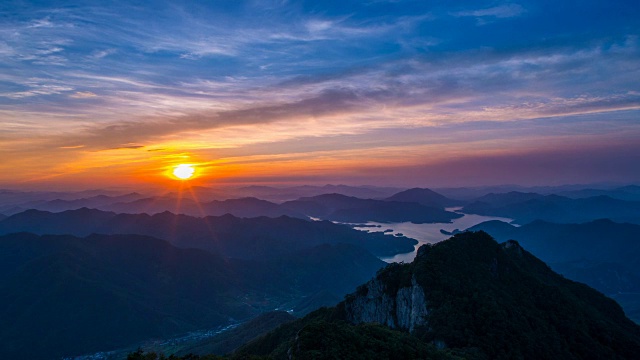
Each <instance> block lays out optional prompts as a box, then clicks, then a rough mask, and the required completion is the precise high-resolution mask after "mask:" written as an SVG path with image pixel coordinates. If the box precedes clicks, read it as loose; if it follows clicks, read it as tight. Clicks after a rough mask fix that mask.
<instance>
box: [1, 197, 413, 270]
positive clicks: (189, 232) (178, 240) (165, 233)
mask: <svg viewBox="0 0 640 360" xmlns="http://www.w3.org/2000/svg"><path fill="white" fill-rule="evenodd" d="M21 231H26V232H33V233H36V234H70V235H76V236H86V235H89V234H92V233H97V234H138V235H147V236H153V237H157V238H159V239H164V240H168V241H170V242H171V243H172V244H174V245H176V246H179V247H182V248H198V249H204V250H208V251H211V252H214V253H218V254H221V255H222V256H227V257H235V258H246V259H251V258H269V257H278V256H281V255H283V254H287V253H292V252H294V251H297V250H302V249H305V248H310V247H313V246H317V245H321V244H336V243H347V244H353V245H358V246H361V247H362V248H364V249H367V250H369V251H370V252H371V253H373V254H375V255H377V256H392V255H394V254H397V253H403V252H410V251H413V249H414V245H415V244H417V241H415V240H413V239H408V238H405V237H396V236H388V235H384V234H380V233H366V232H362V231H358V230H353V229H351V228H349V227H347V226H344V225H338V224H333V223H331V222H329V221H306V220H301V219H295V218H290V217H285V216H283V217H279V218H268V217H260V218H247V219H241V218H237V217H234V216H231V215H225V216H219V217H214V216H209V217H205V218H197V217H191V216H186V215H175V214H172V213H169V212H164V213H160V214H155V215H147V214H116V213H113V212H105V211H100V210H92V209H86V208H83V209H78V210H69V211H64V212H60V213H50V212H46V211H38V210H28V211H25V212H22V213H19V214H15V215H13V216H10V217H8V218H6V219H4V220H2V221H0V234H7V233H12V232H21Z"/></svg>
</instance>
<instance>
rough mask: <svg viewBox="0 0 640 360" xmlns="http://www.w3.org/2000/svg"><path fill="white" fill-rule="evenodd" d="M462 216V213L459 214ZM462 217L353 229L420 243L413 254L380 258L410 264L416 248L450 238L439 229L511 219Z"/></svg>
mask: <svg viewBox="0 0 640 360" xmlns="http://www.w3.org/2000/svg"><path fill="white" fill-rule="evenodd" d="M446 210H447V211H453V212H458V211H457V210H460V208H459V207H456V208H447V209H446ZM460 214H462V213H460ZM463 215H464V216H463V217H461V218H458V219H455V220H453V222H451V223H435V224H414V223H410V222H404V223H376V222H368V223H367V224H366V225H368V226H371V225H374V226H377V225H380V227H355V228H354V229H357V230H362V231H371V232H379V231H385V230H388V229H390V230H392V231H389V232H387V234H389V235H394V234H398V233H401V234H403V235H404V236H406V237H410V238H413V239H416V240H418V241H419V242H420V243H419V244H418V245H416V247H415V249H414V251H413V252H410V253H403V254H397V255H395V256H393V257H389V258H381V259H382V260H384V261H386V262H388V263H392V262H401V261H403V262H406V263H409V262H412V261H413V259H414V258H415V257H416V252H417V251H418V248H419V247H420V245H422V244H435V243H437V242H440V241H442V240H445V239H448V238H449V237H451V236H450V235H444V234H442V233H441V232H440V229H443V230H445V231H449V232H451V231H453V230H455V229H460V230H465V229H468V228H470V227H472V226H474V225H477V224H480V223H482V222H485V221H490V220H500V221H504V222H507V223H510V222H511V221H512V220H513V219H507V218H500V217H494V216H481V215H471V214H463Z"/></svg>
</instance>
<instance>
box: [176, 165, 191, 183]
mask: <svg viewBox="0 0 640 360" xmlns="http://www.w3.org/2000/svg"><path fill="white" fill-rule="evenodd" d="M195 171H196V169H195V168H194V167H193V165H190V164H180V165H178V166H176V167H174V168H173V175H174V176H175V177H177V178H178V179H181V180H187V179H189V178H191V177H192V176H193V174H194V172H195Z"/></svg>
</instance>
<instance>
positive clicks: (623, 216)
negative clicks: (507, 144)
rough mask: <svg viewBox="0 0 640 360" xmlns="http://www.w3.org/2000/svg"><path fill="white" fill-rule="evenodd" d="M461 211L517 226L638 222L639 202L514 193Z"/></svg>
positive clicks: (483, 200) (492, 197)
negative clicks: (556, 223)
mask: <svg viewBox="0 0 640 360" xmlns="http://www.w3.org/2000/svg"><path fill="white" fill-rule="evenodd" d="M461 211H462V212H464V213H467V214H479V215H488V216H499V217H506V218H512V219H514V221H515V222H516V223H519V224H526V223H529V222H532V221H534V220H544V221H551V222H559V223H580V222H586V221H591V220H596V219H603V218H607V219H612V220H614V221H618V222H634V223H640V202H637V201H635V202H634V201H624V200H618V199H613V198H610V197H608V196H596V197H589V198H579V199H570V198H567V197H563V196H558V195H546V196H545V195H539V194H534V193H518V192H511V193H507V194H489V195H486V196H483V197H481V198H478V199H477V200H476V201H474V202H472V203H470V204H468V205H466V206H464V207H463V208H462V210H461Z"/></svg>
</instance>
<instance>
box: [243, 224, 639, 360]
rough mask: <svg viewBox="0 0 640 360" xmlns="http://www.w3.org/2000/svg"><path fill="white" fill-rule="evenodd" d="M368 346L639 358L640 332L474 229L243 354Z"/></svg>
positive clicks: (514, 246) (389, 350) (317, 354)
mask: <svg viewBox="0 0 640 360" xmlns="http://www.w3.org/2000/svg"><path fill="white" fill-rule="evenodd" d="M385 329H386V330H385ZM383 334H384V335H383ZM346 338H349V341H350V345H349V346H348V347H347V346H346V345H345V343H344V342H345V341H346V340H345V339H346ZM368 344H375V346H376V348H377V349H378V350H376V351H377V353H378V354H391V355H390V356H391V357H393V354H397V352H398V351H399V349H402V350H403V351H407V353H406V355H407V356H409V358H434V357H436V358H438V357H440V358H448V357H450V356H453V357H462V358H474V359H487V358H488V359H534V358H535V359H559V358H562V359H604V358H607V359H634V358H636V355H637V354H638V353H640V327H638V326H637V325H636V324H634V323H633V322H632V321H630V320H629V319H628V318H626V317H625V315H624V312H623V311H622V309H621V308H620V306H619V305H618V304H617V303H616V302H615V301H613V300H611V299H609V298H607V297H605V296H604V295H602V294H601V293H599V292H597V291H595V290H593V289H591V288H589V287H588V286H586V285H583V284H580V283H576V282H573V281H570V280H567V279H565V278H563V277H562V276H560V275H558V274H556V273H554V272H553V271H552V270H551V269H550V268H549V267H548V266H547V265H546V264H545V263H543V262H542V261H540V260H539V259H537V258H536V257H534V256H533V255H531V254H530V253H529V252H527V251H526V250H525V249H523V248H522V247H521V246H520V245H519V244H518V243H517V242H515V241H507V242H505V243H503V244H498V243H497V242H496V241H495V240H493V238H491V237H490V236H489V235H488V234H486V233H484V232H476V233H472V232H466V233H462V234H459V235H456V236H454V237H452V238H451V239H449V240H446V241H443V242H441V243H438V244H436V245H433V246H429V245H425V246H422V247H421V248H420V249H419V251H418V254H417V256H416V259H415V260H414V262H412V263H411V264H390V265H389V266H387V267H386V268H384V269H382V270H380V271H379V272H378V273H377V275H376V277H375V278H374V279H372V280H371V281H369V282H367V283H366V284H364V285H362V286H360V287H358V289H357V290H356V292H355V293H353V294H351V295H348V296H347V297H346V298H345V300H344V301H343V302H342V303H340V304H338V305H337V306H336V307H335V308H330V309H324V310H322V311H319V312H315V313H312V314H310V315H309V316H307V317H305V318H303V319H300V320H297V321H296V322H294V323H292V324H289V325H285V326H283V327H281V328H280V329H278V330H276V331H274V332H272V333H270V334H268V335H266V336H265V337H264V338H262V339H261V340H260V339H259V340H256V341H254V342H253V343H252V344H249V345H247V346H245V347H243V348H241V349H240V352H239V354H240V355H242V356H245V355H249V354H258V355H263V356H272V357H273V358H289V357H292V355H295V356H293V357H292V358H305V357H304V356H306V355H313V357H314V358H316V359H325V358H326V359H329V358H354V359H365V358H367V357H366V356H364V355H363V354H365V353H367V351H369V352H370V345H368ZM542 344H543V345H542ZM381 356H382V355H381ZM385 356H386V355H385ZM383 357H384V356H383Z"/></svg>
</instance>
